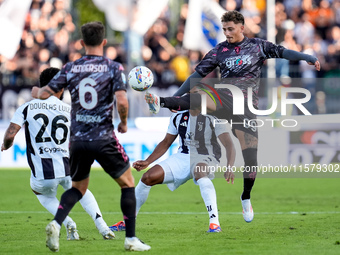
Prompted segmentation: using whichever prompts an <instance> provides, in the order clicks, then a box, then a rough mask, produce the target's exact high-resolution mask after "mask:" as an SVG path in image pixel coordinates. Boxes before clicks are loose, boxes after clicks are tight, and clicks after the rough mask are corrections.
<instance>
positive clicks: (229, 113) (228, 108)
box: [211, 90, 258, 138]
mask: <svg viewBox="0 0 340 255" xmlns="http://www.w3.org/2000/svg"><path fill="white" fill-rule="evenodd" d="M217 92H218V95H219V96H220V98H221V101H222V105H221V103H220V101H219V99H218V98H217V96H216V95H215V94H213V95H214V97H215V100H216V111H215V112H212V113H211V114H212V115H214V116H216V117H217V118H219V119H225V120H227V121H228V122H229V123H230V125H231V129H232V131H233V134H234V135H235V136H236V134H235V129H237V130H241V131H243V132H245V133H248V134H251V135H253V136H255V137H256V138H258V130H257V124H256V115H255V114H254V113H252V112H251V111H250V110H249V107H248V104H247V100H246V99H245V100H244V101H245V105H244V115H234V114H233V97H232V96H230V95H228V94H227V93H225V92H224V91H223V90H218V91H217Z"/></svg>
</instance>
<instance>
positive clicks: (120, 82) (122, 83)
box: [112, 63, 126, 92]
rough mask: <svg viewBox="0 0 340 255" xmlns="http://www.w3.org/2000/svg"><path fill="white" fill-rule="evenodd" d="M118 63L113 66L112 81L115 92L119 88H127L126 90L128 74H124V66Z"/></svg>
mask: <svg viewBox="0 0 340 255" xmlns="http://www.w3.org/2000/svg"><path fill="white" fill-rule="evenodd" d="M116 64H117V65H115V66H114V68H113V77H112V83H113V92H115V91H118V90H125V91H126V76H125V74H124V67H123V66H122V65H121V64H119V63H116Z"/></svg>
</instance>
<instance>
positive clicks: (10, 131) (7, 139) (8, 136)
mask: <svg viewBox="0 0 340 255" xmlns="http://www.w3.org/2000/svg"><path fill="white" fill-rule="evenodd" d="M20 129H21V127H20V126H19V125H17V124H14V123H12V122H11V123H10V124H9V126H8V128H7V130H6V132H5V136H4V141H3V143H2V145H1V151H4V150H7V149H9V148H10V147H11V146H12V145H13V141H14V138H15V136H16V134H17V133H18V132H19V130H20Z"/></svg>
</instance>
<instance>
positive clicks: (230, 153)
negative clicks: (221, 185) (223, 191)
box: [218, 133, 236, 184]
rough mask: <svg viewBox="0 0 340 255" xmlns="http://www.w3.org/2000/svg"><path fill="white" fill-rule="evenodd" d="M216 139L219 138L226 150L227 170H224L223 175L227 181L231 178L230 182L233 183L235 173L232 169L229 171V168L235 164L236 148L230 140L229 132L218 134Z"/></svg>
mask: <svg viewBox="0 0 340 255" xmlns="http://www.w3.org/2000/svg"><path fill="white" fill-rule="evenodd" d="M218 139H220V141H221V143H222V144H223V146H224V147H225V149H226V152H227V171H226V172H224V177H225V179H226V180H227V182H228V183H229V181H230V180H231V183H232V184H233V183H234V178H235V174H234V172H233V171H231V168H232V167H233V166H234V164H235V158H236V150H235V146H234V143H233V141H232V140H231V137H230V135H229V133H222V134H220V135H219V136H218Z"/></svg>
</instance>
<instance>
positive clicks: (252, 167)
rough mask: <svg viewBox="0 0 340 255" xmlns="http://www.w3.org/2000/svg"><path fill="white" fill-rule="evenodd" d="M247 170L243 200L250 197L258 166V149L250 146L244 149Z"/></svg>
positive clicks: (244, 176)
mask: <svg viewBox="0 0 340 255" xmlns="http://www.w3.org/2000/svg"><path fill="white" fill-rule="evenodd" d="M242 154H243V159H244V165H245V170H246V171H244V172H243V193H242V196H241V199H242V200H245V199H250V192H251V190H252V188H253V186H254V183H255V178H256V166H257V149H256V148H248V149H245V150H243V151H242Z"/></svg>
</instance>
